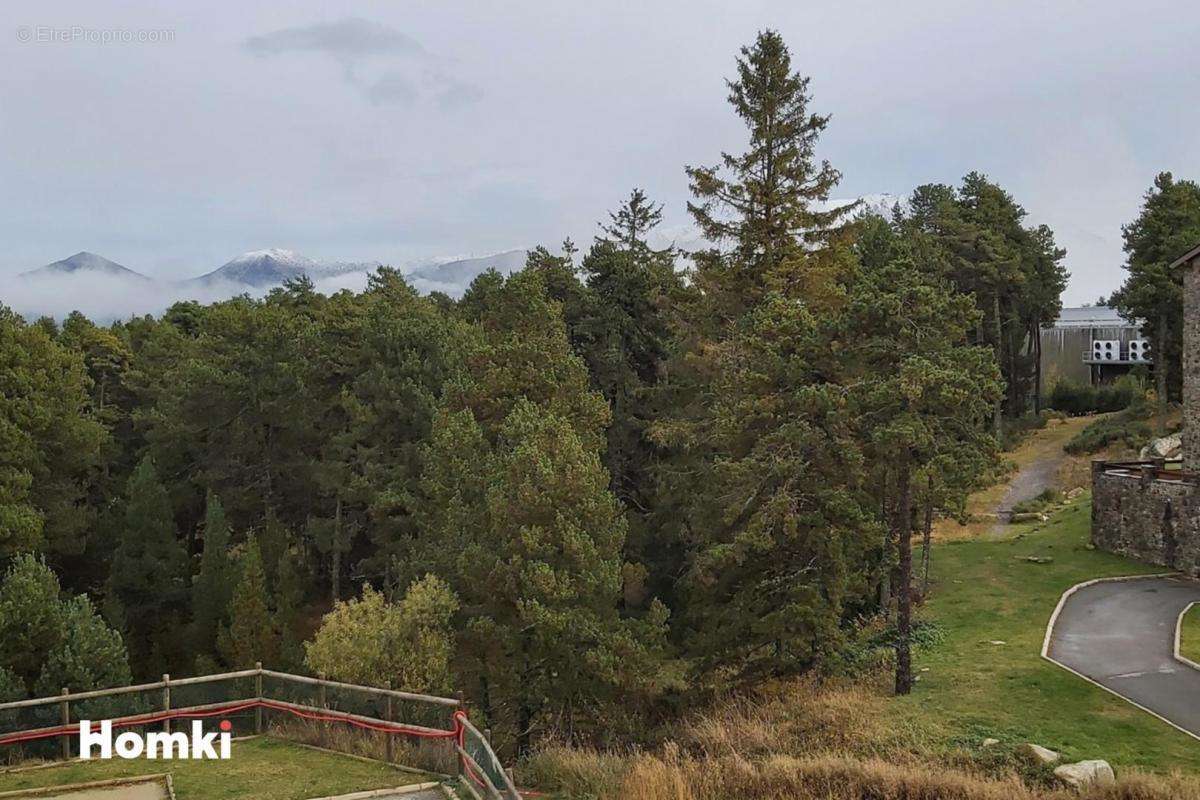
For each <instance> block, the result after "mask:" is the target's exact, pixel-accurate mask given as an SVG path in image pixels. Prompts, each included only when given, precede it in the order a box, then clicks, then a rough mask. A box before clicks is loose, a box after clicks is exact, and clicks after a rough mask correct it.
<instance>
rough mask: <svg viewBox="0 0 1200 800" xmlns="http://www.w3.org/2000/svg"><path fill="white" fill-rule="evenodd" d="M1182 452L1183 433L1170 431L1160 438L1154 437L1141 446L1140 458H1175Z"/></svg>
mask: <svg viewBox="0 0 1200 800" xmlns="http://www.w3.org/2000/svg"><path fill="white" fill-rule="evenodd" d="M1182 452H1183V435H1182V434H1179V433H1172V434H1171V435H1170V436H1164V437H1162V438H1161V439H1155V440H1154V441H1152V442H1150V444H1148V445H1146V446H1145V447H1143V448H1142V452H1141V458H1142V460H1143V461H1144V460H1146V459H1150V458H1177V457H1179V455H1180V454H1181V453H1182Z"/></svg>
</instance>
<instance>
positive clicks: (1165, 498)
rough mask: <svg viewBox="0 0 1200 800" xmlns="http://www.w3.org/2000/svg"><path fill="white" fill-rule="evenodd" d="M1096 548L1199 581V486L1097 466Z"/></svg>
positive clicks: (1094, 497)
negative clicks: (1194, 577) (1189, 576)
mask: <svg viewBox="0 0 1200 800" xmlns="http://www.w3.org/2000/svg"><path fill="white" fill-rule="evenodd" d="M1193 452H1194V451H1193ZM1092 544H1094V545H1095V546H1096V547H1097V548H1099V549H1101V550H1107V551H1108V552H1110V553H1118V554H1120V555H1123V556H1129V557H1130V558H1136V559H1138V560H1139V561H1146V562H1149V563H1151V564H1160V565H1162V566H1164V567H1168V568H1170V569H1173V570H1179V571H1180V572H1185V573H1187V574H1189V575H1196V576H1200V486H1197V485H1196V484H1194V483H1190V482H1184V481H1178V480H1152V479H1149V478H1147V477H1134V476H1131V475H1128V474H1120V473H1117V472H1111V471H1105V470H1104V468H1103V466H1102V465H1101V464H1100V462H1096V463H1094V464H1093V466H1092Z"/></svg>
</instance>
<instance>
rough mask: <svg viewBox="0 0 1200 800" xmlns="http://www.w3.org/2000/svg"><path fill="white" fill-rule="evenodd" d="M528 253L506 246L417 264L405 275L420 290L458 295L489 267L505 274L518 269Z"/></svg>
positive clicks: (523, 263)
mask: <svg viewBox="0 0 1200 800" xmlns="http://www.w3.org/2000/svg"><path fill="white" fill-rule="evenodd" d="M528 254H529V251H528V250H506V251H505V252H503V253H496V254H494V255H490V256H481V257H479V258H460V259H458V260H456V261H443V262H440V263H434V264H428V265H425V266H422V267H418V268H417V269H414V270H413V271H412V272H410V273H408V275H406V276H405V277H406V278H407V279H408V281H409V283H411V284H412V285H413V286H414V287H415V288H416V289H419V290H420V291H423V292H445V293H446V294H448V295H450V296H451V297H458V296H460V295H461V294H462V293H463V292H465V291H466V290H467V287H468V286H470V285H471V281H473V280H475V279H476V278H477V277H479V276H480V275H482V274H483V273H485V272H487V271H488V270H489V269H494V270H496V271H497V272H499V273H500V274H501V275H508V274H509V273H512V272H515V271H517V270H519V269H521V267H523V266H525V258H526V256H528Z"/></svg>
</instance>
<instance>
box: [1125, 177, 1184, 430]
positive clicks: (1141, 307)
mask: <svg viewBox="0 0 1200 800" xmlns="http://www.w3.org/2000/svg"><path fill="white" fill-rule="evenodd" d="M1121 230H1122V233H1123V235H1124V238H1125V257H1126V262H1125V269H1126V271H1127V272H1128V273H1129V274H1128V276H1127V277H1126V278H1125V283H1124V284H1123V285H1122V286H1121V288H1120V289H1118V290H1117V291H1116V292H1115V293H1114V294H1113V296H1112V298H1111V302H1112V303H1113V304H1114V305H1115V306H1116V307H1117V308H1118V309H1120V311H1121V313H1122V314H1124V315H1125V316H1126V317H1128V318H1129V319H1137V320H1142V321H1143V322H1144V324H1145V329H1144V330H1143V334H1144V335H1145V336H1146V337H1147V338H1148V339H1149V340H1150V342H1151V347H1152V348H1153V353H1154V376H1155V380H1156V382H1157V385H1158V392H1157V394H1158V400H1159V403H1160V404H1163V408H1165V404H1166V402H1167V400H1168V399H1169V398H1179V397H1180V393H1181V391H1182V388H1181V387H1182V385H1183V378H1182V374H1183V373H1182V368H1181V365H1182V363H1183V360H1182V353H1183V276H1182V275H1181V274H1180V273H1179V271H1178V270H1176V271H1174V272H1171V271H1169V270H1168V269H1167V267H1168V266H1169V265H1170V264H1171V263H1172V262H1173V261H1175V259H1177V258H1178V257H1179V256H1181V255H1182V254H1184V253H1186V252H1187V251H1188V250H1189V249H1190V248H1192V247H1195V245H1196V242H1200V185H1197V184H1196V182H1194V181H1189V180H1182V181H1177V180H1175V177H1174V176H1173V175H1172V174H1171V173H1170V172H1163V173H1160V174H1159V175H1158V176H1157V177H1155V179H1154V185H1153V186H1152V187H1150V189H1149V190H1147V192H1146V194H1145V196H1144V197H1143V200H1142V209H1141V212H1140V213H1139V214H1138V217H1137V219H1135V220H1134V221H1133V222H1131V223H1129V224H1128V225H1125V226H1124V227H1123V228H1122V229H1121ZM1163 408H1160V412H1161V411H1162V410H1163Z"/></svg>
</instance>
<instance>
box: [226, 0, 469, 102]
mask: <svg viewBox="0 0 1200 800" xmlns="http://www.w3.org/2000/svg"><path fill="white" fill-rule="evenodd" d="M243 46H244V47H245V49H246V51H247V52H249V53H251V54H253V55H255V56H258V57H259V58H270V57H275V56H283V55H288V54H295V53H319V54H322V55H325V56H328V57H330V58H332V59H333V60H335V61H336V62H337V63H338V64H340V65H341V67H342V71H343V73H344V75H345V78H346V82H347V83H349V84H350V85H351V86H353V87H354V88H355V89H356V90H357V91H358V92H359V93H361V94H362V95H363V96H364V97H365V98H366V99H367V100H369V101H370V102H371V103H372V104H374V105H385V104H397V105H405V106H412V105H415V104H417V103H418V102H421V101H427V102H430V103H433V104H435V105H437V106H438V107H439V108H441V109H443V110H447V111H451V110H454V109H457V108H462V107H464V106H468V105H471V104H473V103H476V102H478V101H479V100H480V99H482V97H483V91H482V90H481V89H480V88H479V87H478V86H475V85H474V84H472V83H470V82H468V81H466V80H463V79H462V78H460V77H458V76H456V75H453V74H450V73H449V72H448V71H447V70H446V67H445V59H442V58H439V57H438V56H436V55H434V54H432V53H430V52H429V51H427V50H426V49H425V48H424V47H423V46H422V45H421V43H420V42H418V41H417V40H416V39H414V38H412V37H411V36H409V35H408V34H406V33H403V32H402V31H399V30H396V29H395V28H392V27H389V26H387V25H383V24H381V23H378V22H371V21H369V20H365V19H359V18H357V17H347V18H346V19H342V20H338V21H336V22H322V23H317V24H315V25H306V26H302V27H296V28H283V29H281V30H277V31H272V32H270V33H265V34H262V35H259V36H251V37H250V38H248V39H246V40H245V41H244V42H243ZM368 62H371V63H374V64H375V65H378V64H379V63H380V62H383V63H385V64H386V65H387V66H386V70H387V71H386V72H383V73H382V74H377V75H374V76H370V75H367V76H364V73H368V72H369V71H370V69H371V63H368ZM376 68H377V67H376Z"/></svg>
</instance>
